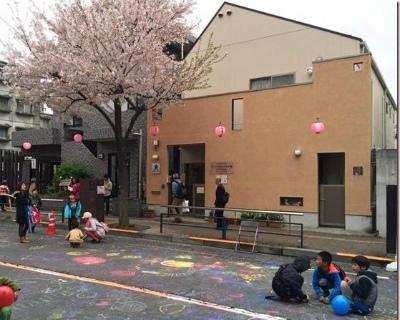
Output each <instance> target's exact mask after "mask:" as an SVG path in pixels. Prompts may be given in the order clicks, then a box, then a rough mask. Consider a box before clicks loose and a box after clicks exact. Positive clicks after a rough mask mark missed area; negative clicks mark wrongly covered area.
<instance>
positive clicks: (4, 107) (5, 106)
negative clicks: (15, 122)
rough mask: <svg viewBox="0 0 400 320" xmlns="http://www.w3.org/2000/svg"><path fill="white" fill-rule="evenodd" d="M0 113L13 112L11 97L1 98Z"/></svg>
mask: <svg viewBox="0 0 400 320" xmlns="http://www.w3.org/2000/svg"><path fill="white" fill-rule="evenodd" d="M0 111H6V112H10V111H11V106H10V98H9V97H5V96H0Z"/></svg>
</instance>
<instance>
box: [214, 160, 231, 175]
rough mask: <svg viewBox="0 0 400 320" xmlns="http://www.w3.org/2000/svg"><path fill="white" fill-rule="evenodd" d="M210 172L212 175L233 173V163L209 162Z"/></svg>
mask: <svg viewBox="0 0 400 320" xmlns="http://www.w3.org/2000/svg"><path fill="white" fill-rule="evenodd" d="M211 171H212V173H213V174H228V173H233V162H211Z"/></svg>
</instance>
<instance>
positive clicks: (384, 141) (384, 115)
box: [383, 89, 387, 149]
mask: <svg viewBox="0 0 400 320" xmlns="http://www.w3.org/2000/svg"><path fill="white" fill-rule="evenodd" d="M384 97H385V98H384V103H383V149H386V148H387V139H386V100H387V89H385V94H384Z"/></svg>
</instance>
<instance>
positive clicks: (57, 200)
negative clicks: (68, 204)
mask: <svg viewBox="0 0 400 320" xmlns="http://www.w3.org/2000/svg"><path fill="white" fill-rule="evenodd" d="M42 201H56V202H64V201H65V200H64V199H51V198H42Z"/></svg>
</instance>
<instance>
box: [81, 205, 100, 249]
mask: <svg viewBox="0 0 400 320" xmlns="http://www.w3.org/2000/svg"><path fill="white" fill-rule="evenodd" d="M82 219H83V221H84V223H85V226H84V227H83V231H84V232H85V233H86V234H87V236H88V238H89V239H91V240H92V242H100V241H101V240H102V239H104V237H105V236H106V230H105V229H104V226H103V225H102V224H101V223H100V222H99V220H97V219H96V218H95V217H93V216H92V214H91V213H90V212H85V213H84V214H83V217H82Z"/></svg>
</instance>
